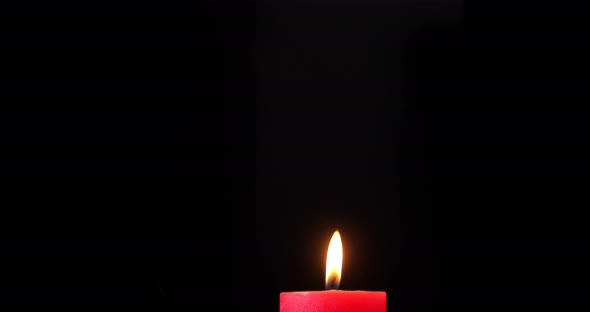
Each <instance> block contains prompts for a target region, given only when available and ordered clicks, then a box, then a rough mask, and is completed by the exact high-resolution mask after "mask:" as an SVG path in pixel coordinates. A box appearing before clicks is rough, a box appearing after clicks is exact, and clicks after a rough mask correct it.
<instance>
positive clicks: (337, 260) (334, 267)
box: [326, 231, 342, 289]
mask: <svg viewBox="0 0 590 312" xmlns="http://www.w3.org/2000/svg"><path fill="white" fill-rule="evenodd" d="M341 275H342V240H341V239H340V233H339V232H338V231H336V232H334V235H332V239H331V240H330V245H329V246H328V256H327V258H326V289H338V286H340V277H341Z"/></svg>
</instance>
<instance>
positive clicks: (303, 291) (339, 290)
mask: <svg viewBox="0 0 590 312" xmlns="http://www.w3.org/2000/svg"><path fill="white" fill-rule="evenodd" d="M326 292H357V293H360V292H366V293H385V291H382V290H354V289H351V290H347V289H342V290H341V289H330V290H300V291H281V294H297V293H299V294H301V293H326Z"/></svg>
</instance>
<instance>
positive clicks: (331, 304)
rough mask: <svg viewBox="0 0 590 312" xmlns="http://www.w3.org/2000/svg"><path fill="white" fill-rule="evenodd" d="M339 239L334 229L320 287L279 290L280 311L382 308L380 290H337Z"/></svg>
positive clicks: (377, 311)
mask: <svg viewBox="0 0 590 312" xmlns="http://www.w3.org/2000/svg"><path fill="white" fill-rule="evenodd" d="M342 258H343V255H342V240H341V238H340V233H339V232H338V231H336V232H335V233H334V235H333V236H332V239H331V240H330V245H329V246H328V256H327V257H326V289H328V290H324V291H296V292H282V293H281V296H280V299H281V300H280V302H281V307H280V312H386V311H387V304H386V302H387V300H386V297H387V296H386V293H385V292H384V291H362V290H337V289H338V286H339V285H340V277H341V273H342Z"/></svg>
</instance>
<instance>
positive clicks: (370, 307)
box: [280, 290, 387, 312]
mask: <svg viewBox="0 0 590 312" xmlns="http://www.w3.org/2000/svg"><path fill="white" fill-rule="evenodd" d="M386 311H387V299H386V293H385V292H384V291H362V290H325V291H297V292H282V293H281V309H280V312H386Z"/></svg>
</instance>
